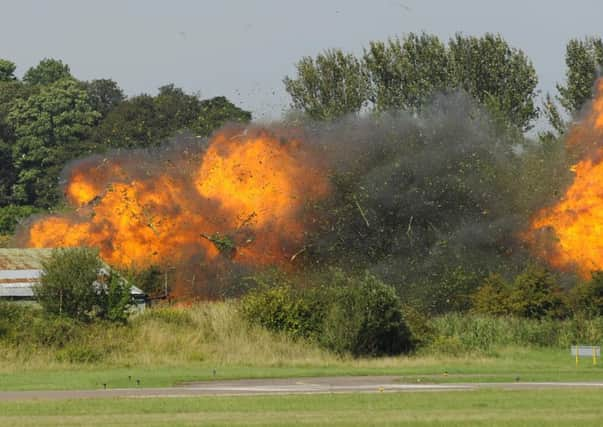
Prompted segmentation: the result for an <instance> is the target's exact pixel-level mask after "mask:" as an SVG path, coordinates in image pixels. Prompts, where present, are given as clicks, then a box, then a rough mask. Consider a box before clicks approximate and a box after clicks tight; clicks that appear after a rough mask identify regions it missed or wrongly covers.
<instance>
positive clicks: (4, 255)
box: [0, 248, 53, 270]
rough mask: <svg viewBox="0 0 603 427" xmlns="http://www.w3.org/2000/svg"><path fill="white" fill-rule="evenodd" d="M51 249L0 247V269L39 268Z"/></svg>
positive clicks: (50, 252)
mask: <svg viewBox="0 0 603 427" xmlns="http://www.w3.org/2000/svg"><path fill="white" fill-rule="evenodd" d="M52 251H53V249H47V248H46V249H37V248H36V249H34V248H28V249H20V248H0V270H40V269H41V268H42V261H44V260H45V259H47V258H48V257H49V256H50V255H51V254H52Z"/></svg>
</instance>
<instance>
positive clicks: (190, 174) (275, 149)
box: [24, 129, 329, 294]
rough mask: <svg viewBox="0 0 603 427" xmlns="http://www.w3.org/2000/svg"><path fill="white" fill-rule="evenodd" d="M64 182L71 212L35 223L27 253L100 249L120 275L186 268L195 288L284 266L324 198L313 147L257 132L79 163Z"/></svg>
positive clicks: (301, 244) (235, 132)
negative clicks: (221, 277)
mask: <svg viewBox="0 0 603 427" xmlns="http://www.w3.org/2000/svg"><path fill="white" fill-rule="evenodd" d="M67 181H68V182H67V185H66V188H65V195H66V199H67V201H68V202H69V204H70V205H71V206H73V208H74V211H73V212H69V213H65V214H57V215H52V216H45V217H42V218H39V219H37V220H35V221H34V222H33V223H32V224H30V226H29V228H28V229H27V230H26V231H25V236H24V240H25V242H24V244H25V246H28V247H40V248H42V247H75V246H91V247H98V248H99V250H100V254H101V257H102V258H103V259H104V260H105V261H106V262H108V263H109V264H111V265H114V266H118V267H122V268H128V267H133V266H135V267H137V268H144V267H148V266H150V265H157V266H164V267H165V266H176V265H186V266H187V267H186V268H188V270H190V271H192V272H193V273H192V274H193V276H192V277H193V281H194V277H195V276H194V275H195V274H196V275H197V277H199V278H200V279H203V277H207V273H208V271H204V270H212V268H213V269H214V270H215V268H214V267H215V266H216V265H219V264H220V263H223V262H226V261H228V262H233V263H236V264H240V265H245V266H265V265H284V264H287V263H290V262H291V258H292V256H293V255H295V254H296V253H297V252H298V251H299V250H300V248H303V247H304V237H305V233H306V230H307V229H308V227H310V226H311V224H312V222H313V221H314V220H313V218H312V214H311V209H310V207H311V205H312V202H314V201H318V200H320V199H322V198H324V197H325V196H326V195H327V194H328V193H329V184H328V180H327V178H326V174H325V171H324V168H323V167H322V166H321V162H320V161H319V157H318V156H317V153H316V152H315V151H314V150H312V148H311V147H309V146H308V145H306V144H304V143H303V142H302V141H300V140H297V139H288V138H285V137H277V136H275V135H273V134H271V133H269V132H267V131H265V130H261V129H256V130H252V129H246V130H243V131H241V129H236V130H235V129H231V130H223V131H221V132H219V133H217V134H216V135H215V136H214V137H213V138H212V139H211V140H210V141H209V143H208V145H207V147H199V146H186V147H182V146H174V147H171V148H170V149H168V150H164V151H163V152H161V153H154V154H153V153H146V154H145V153H141V152H133V153H128V154H127V155H123V154H122V155H114V156H108V157H105V158H100V157H94V158H89V159H85V160H83V161H81V162H79V163H78V164H77V165H75V166H74V167H72V168H71V169H70V171H69V172H68V180H67ZM212 266H214V267H212ZM197 286H198V287H199V281H198V282H197ZM195 293H197V294H200V293H202V290H201V291H197V292H195Z"/></svg>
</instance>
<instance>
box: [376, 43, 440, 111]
mask: <svg viewBox="0 0 603 427" xmlns="http://www.w3.org/2000/svg"><path fill="white" fill-rule="evenodd" d="M364 62H365V63H366V68H367V70H368V76H369V79H370V83H371V94H370V100H371V101H372V102H373V103H374V105H375V108H376V109H377V110H381V111H383V110H391V109H405V110H411V111H413V110H414V111H416V110H419V109H420V108H421V106H423V105H424V103H425V102H426V101H427V100H428V99H429V97H430V96H431V95H432V94H433V93H434V92H437V91H443V90H445V89H447V88H448V87H449V86H450V84H451V79H450V71H449V67H448V55H447V51H446V46H445V45H444V44H443V43H442V42H441V41H440V40H439V39H438V38H437V37H436V36H433V35H428V34H425V33H422V34H420V35H417V34H413V33H410V34H409V35H408V36H406V37H404V38H403V39H402V40H400V39H390V40H388V42H387V43H384V42H381V41H377V42H371V43H370V45H369V49H368V50H365V52H364Z"/></svg>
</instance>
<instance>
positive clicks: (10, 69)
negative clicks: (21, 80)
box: [0, 58, 17, 82]
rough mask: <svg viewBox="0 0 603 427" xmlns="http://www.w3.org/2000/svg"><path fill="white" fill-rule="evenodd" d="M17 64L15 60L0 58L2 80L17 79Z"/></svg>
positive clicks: (0, 77) (0, 78) (0, 79)
mask: <svg viewBox="0 0 603 427" xmlns="http://www.w3.org/2000/svg"><path fill="white" fill-rule="evenodd" d="M16 69H17V66H16V65H15V64H14V62H11V61H9V60H7V59H2V58H0V82H10V81H12V80H16V79H17V78H16V77H15V70H16Z"/></svg>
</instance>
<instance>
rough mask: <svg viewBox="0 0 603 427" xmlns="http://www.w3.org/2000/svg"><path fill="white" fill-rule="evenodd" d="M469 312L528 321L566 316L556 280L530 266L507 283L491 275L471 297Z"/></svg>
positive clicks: (564, 305)
mask: <svg viewBox="0 0 603 427" xmlns="http://www.w3.org/2000/svg"><path fill="white" fill-rule="evenodd" d="M472 301H473V307H472V311H473V312H474V313H478V314H485V315H495V316H501V315H510V316H517V317H525V318H529V319H544V318H564V317H566V316H567V314H568V310H567V305H566V302H565V298H564V294H563V291H562V289H561V288H560V287H559V285H558V284H557V282H556V280H555V277H554V276H553V275H552V274H551V273H550V272H549V271H547V270H546V269H544V268H542V267H540V266H529V267H528V268H526V270H524V271H523V272H522V273H521V274H519V275H518V276H517V277H515V280H513V282H511V283H506V282H505V281H504V280H503V279H502V277H500V276H498V275H491V276H490V277H488V278H487V279H486V281H485V282H484V284H483V285H482V286H481V287H480V288H479V289H478V290H477V291H476V292H475V293H474V294H473V296H472Z"/></svg>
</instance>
